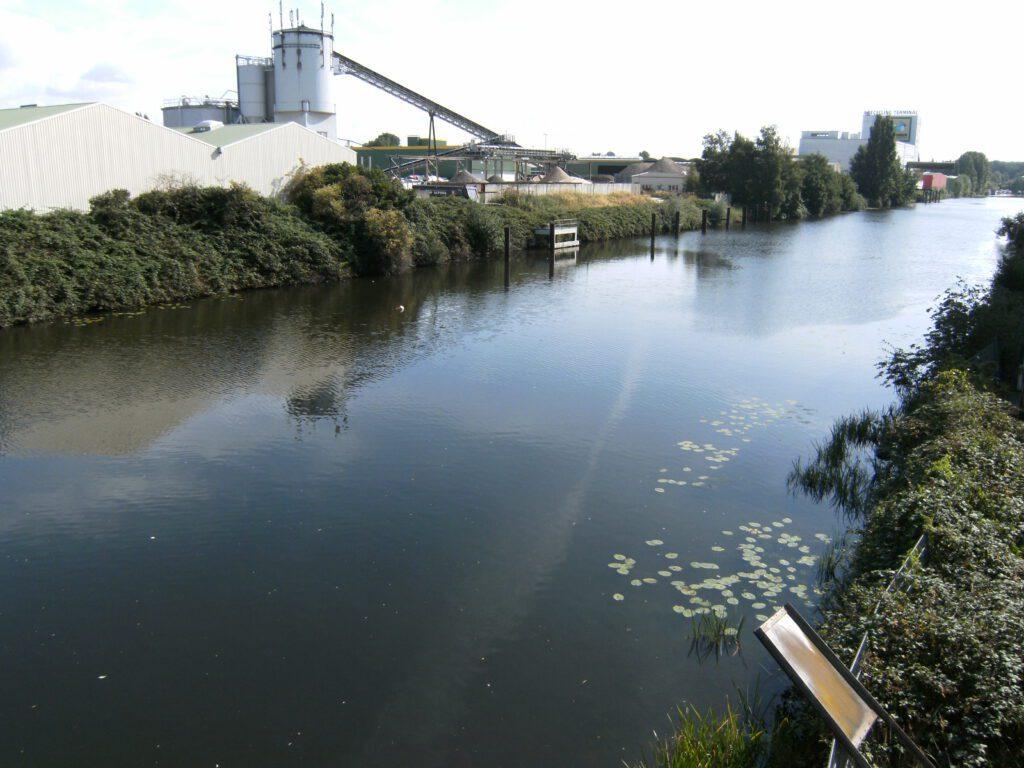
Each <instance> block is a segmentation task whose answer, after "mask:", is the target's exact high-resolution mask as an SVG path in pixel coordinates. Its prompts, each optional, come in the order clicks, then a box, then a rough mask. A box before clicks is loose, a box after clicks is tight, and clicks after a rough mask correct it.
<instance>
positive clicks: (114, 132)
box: [0, 103, 356, 211]
mask: <svg viewBox="0 0 1024 768" xmlns="http://www.w3.org/2000/svg"><path fill="white" fill-rule="evenodd" d="M355 160H356V155H355V153H354V152H353V151H352V150H351V149H350V148H348V147H345V146H343V145H341V144H339V143H338V142H336V141H332V140H331V139H328V138H326V137H324V136H321V135H320V134H318V133H317V132H315V131H312V130H310V129H308V128H305V127H303V126H301V125H299V124H298V123H260V124H250V125H224V124H222V123H219V122H215V121H212V122H209V123H206V124H205V125H200V126H196V127H194V128H179V129H172V128H165V127H164V126H162V125H157V124H156V123H153V122H150V121H149V120H148V119H146V118H145V117H143V116H141V115H137V114H136V115H132V114H130V113H128V112H123V111H122V110H120V109H115V108H114V107H111V106H109V105H107V104H100V103H87V104H58V105H53V106H45V107H40V106H35V105H30V106H24V107H16V108H13V109H0V210H3V209H7V208H28V209H33V210H38V211H46V210H51V209H54V208H77V209H86V208H88V207H89V200H90V199H91V198H93V197H95V196H96V195H99V194H102V193H104V192H109V191H110V190H112V189H125V190H127V191H128V192H129V193H131V194H132V195H137V194H140V193H142V192H146V191H148V190H151V189H154V188H156V187H159V186H162V185H165V184H167V183H195V184H202V185H215V186H227V185H229V184H233V183H238V184H245V185H246V186H248V187H251V188H252V189H253V190H255V191H256V192H259V193H261V194H265V195H273V194H276V193H277V192H279V191H280V190H281V187H282V186H283V185H284V184H285V182H287V180H288V178H289V177H290V176H291V174H292V173H294V172H295V170H296V169H297V168H299V167H300V166H301V165H303V164H305V165H310V166H314V165H324V164H326V163H342V162H347V163H354V162H355Z"/></svg>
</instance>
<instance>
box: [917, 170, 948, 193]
mask: <svg viewBox="0 0 1024 768" xmlns="http://www.w3.org/2000/svg"><path fill="white" fill-rule="evenodd" d="M948 181H949V177H948V176H947V175H946V174H944V173H923V174H921V189H931V190H933V191H935V192H941V191H942V190H944V189H945V188H946V184H947V182H948Z"/></svg>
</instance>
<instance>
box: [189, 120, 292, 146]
mask: <svg viewBox="0 0 1024 768" xmlns="http://www.w3.org/2000/svg"><path fill="white" fill-rule="evenodd" d="M282 125H287V123H246V124H245V125H225V126H223V127H222V128H216V129H214V130H212V131H199V132H196V131H195V129H194V128H175V129H174V130H176V131H178V132H179V133H183V134H185V135H186V136H191V137H192V138H193V139H199V140H200V141H203V142H206V143H207V144H209V145H210V146H211V147H225V146H227V145H228V144H234V143H235V142H236V141H242V140H243V139H249V138H252V137H253V136H258V135H259V134H261V133H266V132H267V131H272V130H273V129H274V128H280V127H281V126H282Z"/></svg>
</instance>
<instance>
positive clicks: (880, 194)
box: [850, 115, 913, 208]
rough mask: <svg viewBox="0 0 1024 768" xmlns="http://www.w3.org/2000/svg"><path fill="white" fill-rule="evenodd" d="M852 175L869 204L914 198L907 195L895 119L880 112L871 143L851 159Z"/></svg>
mask: <svg viewBox="0 0 1024 768" xmlns="http://www.w3.org/2000/svg"><path fill="white" fill-rule="evenodd" d="M850 175H851V176H852V177H853V180H854V181H855V182H856V183H857V189H859V190H860V193H861V194H862V195H864V197H866V198H867V200H868V203H870V204H871V205H873V206H876V207H878V208H888V207H889V206H893V205H902V204H904V203H907V202H910V200H912V199H913V197H912V194H913V193H912V192H911V194H910V195H908V194H907V190H906V181H907V179H906V177H905V176H906V175H905V174H904V172H903V169H902V167H901V165H900V159H899V157H898V156H897V154H896V134H895V132H894V131H893V127H892V118H890V117H885V116H883V115H879V116H878V117H876V118H875V124H874V126H872V128H871V138H869V139H868V143H867V144H862V145H861V146H860V147H858V148H857V154H855V155H854V156H853V160H852V161H851V162H850Z"/></svg>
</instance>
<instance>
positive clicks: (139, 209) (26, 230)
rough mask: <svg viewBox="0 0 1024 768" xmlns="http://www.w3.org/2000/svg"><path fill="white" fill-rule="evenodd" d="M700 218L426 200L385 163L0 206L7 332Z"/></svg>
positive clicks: (694, 213) (613, 208)
mask: <svg viewBox="0 0 1024 768" xmlns="http://www.w3.org/2000/svg"><path fill="white" fill-rule="evenodd" d="M676 211H679V213H680V219H681V226H682V227H683V228H691V229H692V228H694V227H696V226H698V225H699V223H700V210H699V207H698V203H696V202H694V201H693V200H690V199H675V200H670V201H667V202H658V201H654V200H651V199H650V198H647V197H642V196H638V195H610V196H607V197H600V196H590V195H582V194H577V193H566V194H562V195H550V196H528V195H521V196H515V195H509V196H507V197H506V198H504V199H503V200H501V202H500V203H499V204H497V205H488V206H483V205H479V204H477V203H475V202H472V201H470V200H467V199H459V198H434V199H419V198H416V197H414V195H413V194H412V193H411V192H410V191H408V190H405V189H403V188H402V186H401V185H400V184H398V183H396V182H394V181H393V180H391V179H390V178H388V177H387V176H386V175H385V174H384V173H382V172H381V171H379V170H373V171H365V170H362V169H358V168H355V167H354V166H351V165H340V164H339V165H328V166H321V167H318V168H314V169H309V170H304V171H302V172H300V173H298V174H296V175H295V176H294V177H293V178H292V179H291V180H290V182H289V184H288V185H287V187H286V189H285V191H284V194H283V196H282V199H281V200H275V199H271V198H265V197H262V196H260V195H257V194H256V193H254V192H252V191H251V190H248V189H246V188H244V187H231V188H228V189H223V188H220V187H192V186H184V187H179V188H174V189H169V190H162V191H154V192H148V193H146V194H143V195H139V196H138V197H136V198H134V199H131V198H130V197H129V195H128V193H127V192H125V191H123V190H114V191H112V192H108V193H106V194H103V195H100V196H98V197H96V198H94V199H93V200H92V204H91V208H90V210H89V211H87V212H77V211H55V212H52V213H46V214H34V213H32V212H29V211H4V212H0V327H3V326H8V325H13V324H15V323H24V322H34V321H39V320H48V319H53V318H58V317H69V316H75V315H82V314H85V313H88V312H96V311H109V310H117V309H127V308H135V307H141V306H145V305H147V304H157V303H164V302H173V301H181V300H186V299H192V298H196V297H199V296H208V295H213V294H219V293H227V292H231V291H238V290H242V289H246V288H264V287H271V286H281V285H289V284H294V283H314V282H319V281H326V280H338V279H340V278H342V277H345V276H346V275H349V274H356V275H375V274H392V273H395V272H399V271H401V270H403V269H406V268H408V267H411V266H427V265H433V264H439V263H443V262H446V261H450V260H455V259H466V258H471V257H474V256H487V255H489V254H494V253H498V252H500V250H501V249H502V247H503V239H504V227H505V226H506V225H508V226H510V227H511V228H512V233H513V246H514V247H515V248H516V249H522V248H525V247H526V246H527V245H528V243H529V241H530V239H531V238H532V233H533V229H534V227H537V226H542V225H544V224H546V223H547V222H549V221H551V220H552V219H558V218H576V219H579V221H580V237H581V239H582V240H584V241H594V240H607V239H611V238H618V237H632V236H638V235H645V234H647V233H648V232H649V229H650V221H651V214H652V213H653V214H656V215H657V217H658V221H659V224H660V226H662V227H663V228H667V227H668V226H670V225H671V222H672V219H673V216H674V214H675V213H676Z"/></svg>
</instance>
